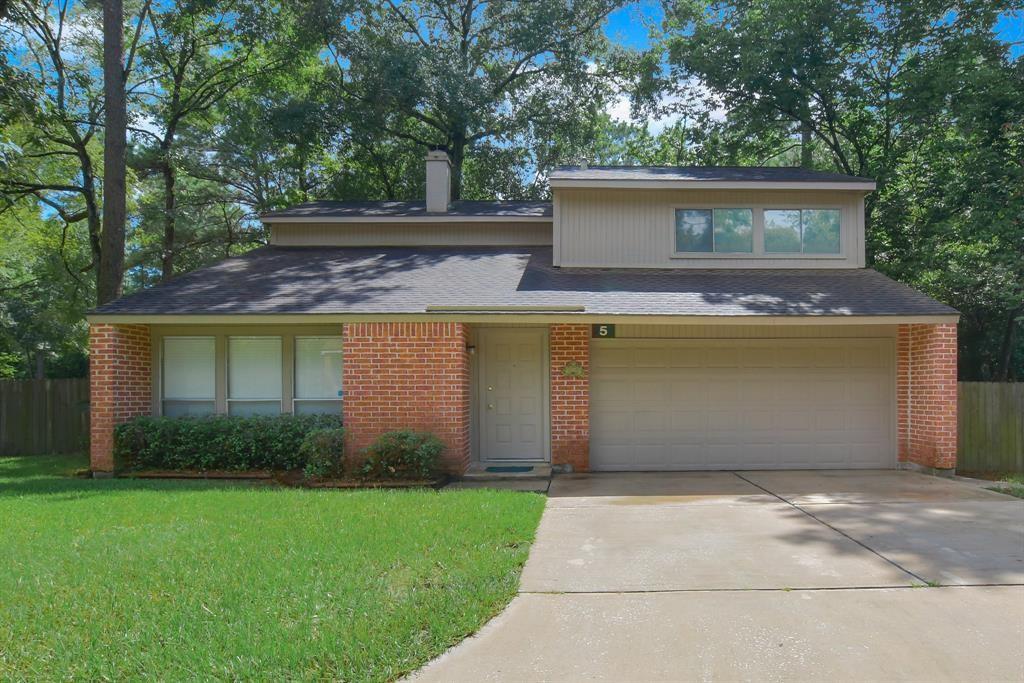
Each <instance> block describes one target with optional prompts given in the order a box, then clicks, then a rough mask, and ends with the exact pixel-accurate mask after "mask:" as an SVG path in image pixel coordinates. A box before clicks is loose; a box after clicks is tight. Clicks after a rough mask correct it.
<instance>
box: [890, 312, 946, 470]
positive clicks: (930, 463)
mask: <svg viewBox="0 0 1024 683" xmlns="http://www.w3.org/2000/svg"><path fill="white" fill-rule="evenodd" d="M896 355H897V364H896V402H897V425H898V431H897V439H898V451H899V460H900V462H910V463H916V464H918V465H921V466H923V467H934V468H937V469H953V468H955V467H956V451H957V433H956V430H957V385H956V380H957V372H956V355H957V343H956V325H955V324H953V323H944V324H938V325H923V324H922V325H900V327H899V335H898V337H897V342H896Z"/></svg>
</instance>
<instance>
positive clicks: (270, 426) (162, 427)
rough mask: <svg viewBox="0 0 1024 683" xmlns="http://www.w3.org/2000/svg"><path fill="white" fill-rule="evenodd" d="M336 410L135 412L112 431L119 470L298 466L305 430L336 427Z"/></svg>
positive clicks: (338, 421)
mask: <svg viewBox="0 0 1024 683" xmlns="http://www.w3.org/2000/svg"><path fill="white" fill-rule="evenodd" d="M340 428H341V417H340V416H338V415H275V416H259V417H229V416H225V415H215V416H210V417H137V418H135V419H133V420H131V421H129V422H126V423H124V424H122V425H118V426H117V427H116V428H115V430H114V462H115V463H116V465H117V467H118V468H119V469H164V470H198V471H204V470H298V469H303V468H304V467H305V466H306V465H307V462H306V461H307V459H308V458H309V454H310V453H311V451H310V449H309V448H308V447H307V448H303V447H302V446H303V441H304V439H305V438H306V436H307V435H308V434H310V433H311V432H314V431H318V430H324V429H340Z"/></svg>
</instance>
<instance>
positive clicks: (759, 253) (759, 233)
mask: <svg viewBox="0 0 1024 683" xmlns="http://www.w3.org/2000/svg"><path fill="white" fill-rule="evenodd" d="M715 209H750V210H751V211H753V212H754V235H753V237H754V250H753V251H747V252H740V251H731V252H714V251H676V211H678V210H684V211H711V212H712V214H711V215H712V219H711V220H712V226H711V229H712V231H714V229H715V228H714V210H715ZM787 209H788V210H793V209H800V210H801V211H803V210H822V209H831V210H833V211H838V212H839V253H838V254H804V253H802V252H800V253H798V252H766V251H765V250H764V212H765V211H766V210H772V211H776V210H778V211H784V210H787ZM847 227H848V226H847V225H846V218H845V216H843V207H841V206H836V205H834V204H828V205H818V204H813V205H801V206H798V207H794V206H793V205H792V204H775V203H760V204H754V205H752V206H751V205H747V206H728V205H722V206H709V205H707V204H673V205H672V206H670V207H669V258H671V259H687V260H705V259H726V260H729V259H732V260H737V259H740V260H750V259H756V260H758V261H768V260H772V259H787V260H807V261H822V260H835V261H842V260H844V259H846V258H847V255H846V254H847V250H848V249H849V248H850V246H849V245H848V244H847V240H848V239H850V238H849V237H848V235H847V234H846V232H845V230H846V229H847ZM802 244H803V243H802V242H801V246H802ZM576 265H578V264H576Z"/></svg>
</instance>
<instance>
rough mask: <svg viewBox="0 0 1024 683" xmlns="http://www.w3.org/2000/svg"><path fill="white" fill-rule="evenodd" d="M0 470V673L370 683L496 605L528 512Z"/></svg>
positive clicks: (459, 495)
mask: <svg viewBox="0 0 1024 683" xmlns="http://www.w3.org/2000/svg"><path fill="white" fill-rule="evenodd" d="M85 464H86V463H85V460H84V459H82V458H68V457H33V458H5V459H0V680H9V679H12V678H14V679H25V678H27V679H47V680H53V679H58V678H61V679H66V678H87V679H99V678H104V679H124V678H137V677H149V678H156V679H175V680H176V679H182V678H211V677H213V678H221V679H226V678H231V679H238V678H246V679H251V678H260V679H280V678H305V679H312V678H316V679H323V678H333V679H344V680H386V679H393V678H396V677H398V676H400V675H402V674H404V673H406V672H408V671H411V670H413V669H415V668H416V667H418V666H419V665H421V664H422V663H423V662H425V661H427V660H428V659H430V658H431V657H434V656H436V655H437V654H439V653H441V652H442V651H444V649H445V648H447V647H448V646H450V645H452V644H453V643H456V642H458V641H459V640H460V639H461V638H463V637H465V636H466V635H468V634H470V633H472V632H474V631H475V630H476V629H478V628H479V627H480V626H481V625H482V624H483V623H484V622H486V621H487V620H488V619H489V618H490V617H492V616H493V615H495V614H496V613H498V612H499V611H500V610H501V609H502V607H503V606H504V605H505V604H506V603H507V602H508V601H509V600H510V599H511V598H512V596H513V594H514V593H515V590H516V587H517V585H518V582H519V572H520V569H521V568H522V565H523V562H524V561H525V560H526V554H527V550H528V546H529V543H530V542H531V541H532V539H533V535H534V531H535V529H536V526H537V522H538V520H539V518H540V514H541V510H542V509H543V506H544V501H543V498H542V497H541V496H538V495H535V494H525V493H515V492H496V491H455V492H444V493H437V492H434V491H357V492H340V491H323V490H319V491H317V490H299V489H282V488H276V487H271V486H266V485H247V484H223V483H221V484H218V483H213V482H167V481H141V480H134V481H133V480H125V479H119V480H88V479H74V478H69V477H68V476H66V475H67V474H68V473H70V472H71V471H72V470H73V469H75V468H76V467H84V466H85Z"/></svg>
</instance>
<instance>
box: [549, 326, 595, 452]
mask: <svg viewBox="0 0 1024 683" xmlns="http://www.w3.org/2000/svg"><path fill="white" fill-rule="evenodd" d="M550 336H551V342H550V343H551V464H552V465H571V466H572V469H573V470H574V471H576V472H586V471H587V469H589V466H590V326H589V325H552V326H551V335H550ZM569 363H579V364H580V365H581V366H582V367H583V376H582V377H572V376H566V375H565V374H564V373H563V370H564V368H565V366H566V365H567V364H569Z"/></svg>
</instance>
